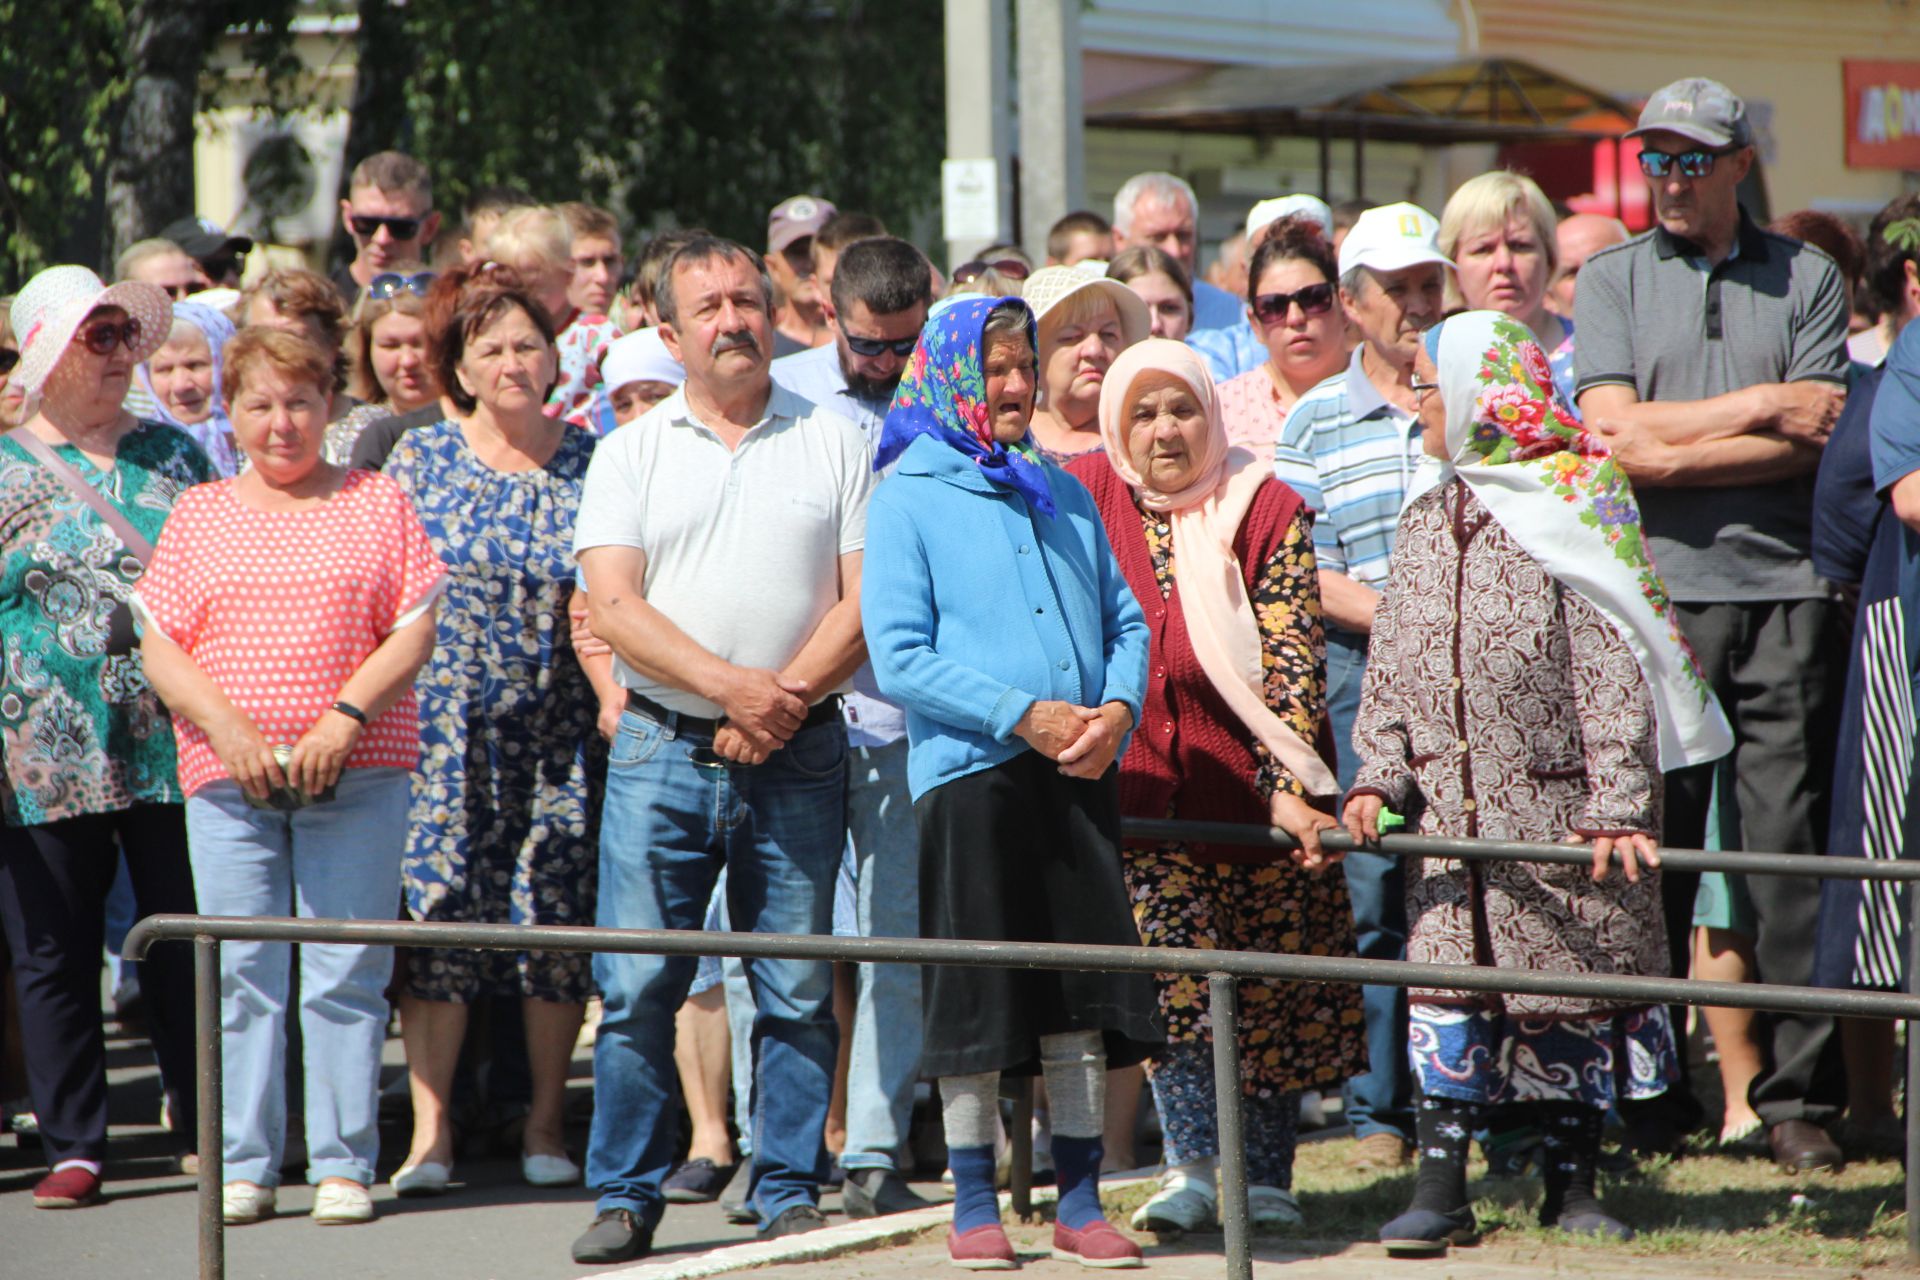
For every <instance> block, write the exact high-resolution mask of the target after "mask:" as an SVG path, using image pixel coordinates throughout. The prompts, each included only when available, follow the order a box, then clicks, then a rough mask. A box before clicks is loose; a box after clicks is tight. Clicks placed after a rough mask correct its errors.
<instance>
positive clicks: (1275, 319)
mask: <svg viewBox="0 0 1920 1280" xmlns="http://www.w3.org/2000/svg"><path fill="white" fill-rule="evenodd" d="M1296 302H1297V303H1299V304H1300V314H1301V315H1306V316H1323V315H1325V314H1327V312H1329V311H1331V310H1333V286H1332V285H1330V284H1310V285H1308V286H1307V287H1306V288H1304V289H1295V290H1294V291H1293V292H1292V293H1263V294H1261V295H1260V296H1259V297H1257V298H1255V299H1254V300H1253V314H1254V315H1256V316H1258V317H1259V318H1260V323H1261V324H1265V325H1275V324H1279V323H1280V322H1281V321H1282V320H1285V319H1286V318H1287V312H1288V311H1290V310H1292V308H1293V305H1294V304H1295V303H1296Z"/></svg>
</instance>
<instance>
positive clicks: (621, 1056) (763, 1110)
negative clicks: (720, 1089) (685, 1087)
mask: <svg viewBox="0 0 1920 1280" xmlns="http://www.w3.org/2000/svg"><path fill="white" fill-rule="evenodd" d="M676 724H677V717H671V718H670V719H669V722H668V723H666V724H662V723H658V722H656V721H654V720H651V719H648V718H647V717H645V716H641V715H638V714H636V713H634V712H631V711H629V712H627V713H626V714H625V715H624V716H622V717H621V720H620V733H619V735H618V737H617V738H616V739H615V741H614V744H613V751H612V753H611V755H610V756H609V759H608V764H607V799H606V809H605V812H604V815H603V817H602V820H601V826H600V903H599V917H598V922H599V924H600V925H601V926H602V927H604V928H618V929H699V928H700V927H701V926H702V924H703V923H704V922H705V918H706V912H707V901H708V898H709V897H710V896H711V894H712V892H713V886H714V882H715V880H716V879H717V878H718V876H719V874H720V869H721V868H722V867H723V866H724V867H725V868H726V871H727V915H728V919H729V921H730V922H731V923H732V925H733V927H735V928H737V929H743V930H748V931H752V932H758V933H812V934H824V933H827V932H828V931H829V929H830V928H831V926H832V922H833V882H834V877H835V875H836V873H837V872H838V870H839V864H840V850H841V845H842V842H843V840H844V839H845V833H846V757H847V738H846V729H845V728H844V727H843V726H842V725H840V724H838V723H833V724H825V725H819V726H816V727H814V728H810V729H803V730H801V731H800V732H799V733H797V734H795V735H794V736H793V738H792V740H791V741H789V742H788V743H787V744H786V745H785V746H784V747H782V748H781V749H780V750H779V751H776V752H775V753H774V754H773V755H772V757H770V758H769V759H768V760H767V762H766V763H765V764H761V765H754V766H745V765H730V764H728V763H726V762H725V761H723V760H721V759H720V758H719V757H717V756H715V755H714V754H713V753H712V751H711V744H710V742H709V741H708V740H706V739H705V738H702V737H698V736H682V735H681V734H680V733H679V732H678V730H677V728H676ZM696 967H697V962H696V961H695V960H694V958H693V957H691V956H642V955H599V956H595V957H594V966H593V976H594V981H595V983H596V984H597V985H598V986H599V988H600V992H601V998H602V1001H603V1004H604V1014H603V1016H602V1019H601V1023H600V1032H599V1037H598V1039H597V1040H596V1041H595V1044H594V1051H593V1093H594V1111H593V1128H592V1133H591V1136H590V1137H589V1139H588V1142H587V1182H588V1185H589V1186H591V1187H592V1188H593V1189H594V1190H595V1191H596V1192H597V1193H598V1195H599V1202H598V1210H597V1211H599V1212H605V1211H606V1210H609V1209H626V1210H629V1211H631V1212H632V1213H633V1214H634V1215H635V1216H636V1217H637V1218H639V1219H641V1221H643V1222H645V1223H648V1224H652V1223H656V1222H658V1221H659V1219H660V1215H661V1213H662V1211H663V1210H664V1207H665V1202H664V1200H663V1198H662V1196H661V1192H660V1184H661V1183H662V1181H663V1180H664V1179H665V1178H666V1176H667V1172H668V1170H669V1169H670V1168H671V1167H672V1163H673V1156H674V1146H675V1133H674V1113H675V1111H676V1109H677V1106H678V1100H679V1088H680V1081H679V1075H678V1073H677V1072H676V1071H675V1069H674V1062H673V1042H674V1014H675V1012H676V1011H677V1010H678V1009H679V1008H680V1005H681V1004H682V1002H683V1001H684V1000H685V999H686V995H687V991H688V989H689V988H690V987H691V986H692V984H693V978H694V971H695V969H696ZM746 974H747V981H748V984H749V986H750V988H751V991H752V997H753V1008H754V1015H753V1027H752V1042H751V1046H750V1047H751V1051H752V1054H753V1064H754V1074H753V1096H752V1099H751V1100H750V1103H749V1112H750V1115H751V1138H750V1141H751V1142H752V1147H753V1155H754V1159H753V1174H752V1182H751V1184H750V1187H749V1191H748V1202H749V1203H750V1204H751V1205H752V1206H753V1208H754V1209H755V1210H756V1211H757V1212H758V1213H759V1215H760V1220H761V1221H762V1222H772V1221H773V1220H774V1219H775V1218H777V1217H779V1215H780V1214H781V1213H783V1212H784V1211H786V1210H787V1209H790V1208H793V1207H794V1206H795V1205H800V1204H814V1203H817V1201H818V1199H819V1183H820V1181H821V1180H822V1179H823V1178H825V1177H826V1174H827V1159H826V1149H825V1147H824V1146H823V1145H822V1143H821V1134H822V1131H823V1130H824V1129H825V1127H826V1120H827V1104H828V1101H829V1098H830V1096H831V1094H832V1090H833V1068H834V1059H835V1057H836V1055H837V1053H838V1051H839V1041H840V1035H839V1030H838V1028H837V1027H836V1026H835V1025H834V1021H833V970H832V966H831V965H830V964H828V963H827V962H825V961H814V960H804V961H803V960H750V961H748V962H747V964H746Z"/></svg>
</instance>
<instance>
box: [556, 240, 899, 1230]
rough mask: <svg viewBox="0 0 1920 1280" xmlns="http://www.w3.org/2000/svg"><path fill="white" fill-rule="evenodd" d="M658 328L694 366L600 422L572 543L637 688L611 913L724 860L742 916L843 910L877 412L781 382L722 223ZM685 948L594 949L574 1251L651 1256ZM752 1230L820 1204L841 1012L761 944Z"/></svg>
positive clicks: (609, 826)
mask: <svg viewBox="0 0 1920 1280" xmlns="http://www.w3.org/2000/svg"><path fill="white" fill-rule="evenodd" d="M664 275H665V281H666V287H665V288H664V289H662V290H661V292H660V296H659V298H658V304H659V306H660V313H661V314H660V323H661V336H662V338H663V339H665V341H666V343H667V347H668V349H669V350H670V351H671V352H672V353H673V354H674V355H675V356H677V357H678V358H679V359H680V361H681V362H682V363H683V364H684V365H685V366H686V370H687V381H686V383H685V385H683V386H682V387H681V388H680V390H678V391H676V392H675V393H674V394H673V395H672V396H670V397H668V398H667V399H666V400H663V401H661V402H660V403H659V404H658V405H656V406H654V408H652V409H651V410H649V411H648V412H647V413H646V414H644V415H643V416H642V417H640V418H639V419H637V420H636V421H634V422H632V423H630V424H628V425H627V426H625V427H622V428H621V429H619V430H618V431H616V432H615V433H614V434H613V435H611V436H609V437H608V438H607V439H606V440H604V441H602V442H601V445H600V448H599V449H598V450H597V451H596V452H595V454H594V459H593V464H592V466H591V467H590V468H589V470H588V472H587V481H586V486H585V489H584V490H583V492H582V494H581V499H580V512H579V517H578V519H577V520H576V522H575V535H574V547H575V550H576V552H577V553H578V555H579V558H580V567H581V570H582V572H583V574H584V575H585V577H586V582H587V589H588V593H589V600H590V602H591V608H592V613H593V617H592V626H593V631H594V633H595V634H596V635H598V636H600V637H601V638H602V639H604V640H605V641H606V642H607V643H608V644H609V645H611V646H612V648H613V652H614V659H615V661H614V673H615V676H616V677H617V679H618V680H619V682H620V684H621V685H622V686H623V687H625V688H626V690H627V699H628V701H627V710H626V713H625V714H624V715H623V716H622V717H621V722H620V732H619V734H618V736H617V737H616V739H615V741H614V745H613V750H612V754H611V756H610V758H609V764H608V771H607V774H608V776H607V799H606V809H605V813H604V815H603V817H602V820H601V830H600V891H599V915H598V923H599V924H600V925H602V926H605V927H610V928H642V929H698V928H699V927H700V926H701V922H702V919H703V917H704V915H705V913H706V906H707V899H708V897H709V895H710V894H711V892H712V889H713V885H714V881H715V879H716V877H717V876H718V875H719V872H720V869H721V867H722V866H725V867H726V868H727V903H728V908H729V912H730V915H731V918H732V922H733V925H734V926H735V927H736V928H740V929H748V930H753V931H756V932H770V933H815V934H824V933H827V932H829V931H830V928H831V925H832V914H833V889H834V877H835V874H836V872H837V870H838V868H839V863H840V851H841V847H842V841H843V839H844V837H845V832H846V796H845V788H846V768H847V735H846V728H845V725H844V724H843V722H842V720H841V715H840V699H839V697H838V693H839V691H840V690H842V689H843V688H844V687H845V686H846V683H847V680H848V677H849V676H851V675H852V673H853V671H854V669H855V668H856V667H858V666H859V665H860V663H861V662H862V661H863V660H864V659H865V656H866V646H865V642H864V641H863V640H862V638H861V634H860V611H859V595H860V552H861V548H862V547H863V546H864V545H865V534H866V505H867V496H868V494H869V492H870V491H871V488H872V484H873V479H872V471H871V466H870V462H869V455H868V450H867V442H866V438H865V436H864V435H863V434H862V433H861V431H860V429H859V428H858V427H856V426H855V425H854V424H852V423H850V422H848V421H847V420H845V419H844V418H841V417H838V416H836V415H834V414H831V413H828V412H826V411H824V410H822V409H819V408H817V407H816V406H815V405H813V404H812V403H811V402H810V401H807V400H803V399H801V398H800V397H799V396H797V395H795V394H794V393H793V392H791V391H788V390H786V389H785V388H783V387H780V386H778V385H776V384H775V383H774V382H773V381H772V379H771V377H770V375H769V372H768V362H769V359H770V356H771V352H772V347H773V336H772V320H771V309H772V297H773V290H772V285H771V283H770V281H769V280H768V278H767V275H766V268H765V266H764V265H763V264H762V263H761V261H760V259H759V258H758V256H757V255H755V254H754V253H753V252H752V251H751V250H748V249H746V248H744V247H743V246H741V245H737V244H734V243H732V242H730V241H726V240H720V239H717V238H714V237H712V236H700V237H698V238H696V239H694V240H691V241H689V242H688V243H687V244H686V245H685V246H683V247H682V248H681V249H680V250H678V251H677V252H676V253H675V254H674V256H673V258H672V259H671V260H670V261H669V263H668V266H667V269H666V271H665V273H664ZM694 967H695V963H694V960H693V959H692V958H691V957H665V956H629V955H602V956H596V957H595V959H594V979H595V982H596V983H597V984H598V985H599V987H600V990H601V994H602V996H603V997H604V1000H605V1009H606V1012H605V1017H604V1020H603V1021H602V1023H601V1025H600V1032H599V1038H598V1040H597V1042H596V1044H595V1047H594V1117H593V1129H592V1136H591V1137H590V1139H589V1142H588V1147H587V1181H588V1183H589V1184H590V1185H591V1186H592V1187H593V1188H594V1189H595V1190H596V1191H597V1192H598V1193H599V1202H598V1204H597V1205H596V1210H595V1211H596V1216H595V1219H594V1223H593V1225H592V1227H590V1228H589V1229H588V1230H587V1232H586V1233H585V1234H584V1235H582V1236H581V1237H580V1238H579V1239H577V1240H576V1241H575V1242H574V1246H573V1256H574V1260H575V1261H577V1262H620V1261H626V1260H628V1259H631V1258H636V1257H639V1256H640V1255H641V1254H643V1253H645V1252H646V1250H647V1248H648V1247H649V1246H650V1244H651V1242H652V1234H653V1228H654V1226H655V1224H656V1223H657V1222H658V1221H659V1219H660V1215H661V1213H662V1211H663V1209H664V1205H665V1202H664V1199H663V1196H662V1193H661V1183H662V1181H663V1180H664V1179H665V1177H666V1175H667V1172H668V1169H669V1168H670V1166H671V1164H672V1159H673V1154H674V1100H675V1099H674V1091H675V1088H676V1087H677V1086H676V1076H675V1072H674V1062H673V1039H674V1013H675V1011H676V1010H677V1009H678V1008H679V1007H680V1004H681V1002H682V1000H683V999H685V997H686V994H687V989H688V987H689V986H690V985H691V984H692V981H693V976H694ZM747 973H748V979H749V981H750V983H751V984H752V988H753V995H754V1005H755V1008H756V1013H755V1015H754V1023H753V1051H754V1086H753V1128H754V1135H755V1139H756V1140H755V1143H754V1151H753V1172H752V1181H751V1183H750V1185H749V1193H748V1194H749V1200H750V1203H751V1204H752V1206H753V1208H754V1209H755V1210H756V1212H757V1213H758V1215H759V1220H760V1222H761V1223H762V1226H761V1229H760V1234H761V1237H762V1238H763V1239H772V1238H775V1237H778V1236H784V1235H792V1234H796V1233H798V1232H802V1231H810V1230H814V1229H817V1228H818V1227H821V1226H824V1225H825V1220H824V1219H823V1218H822V1217H821V1215H820V1211H819V1209H818V1207H817V1201H818V1198H819V1183H820V1181H821V1179H822V1178H824V1177H825V1176H826V1173H827V1159H826V1154H825V1149H824V1148H823V1146H822V1145H821V1132H822V1129H823V1127H824V1125H825V1123H826V1116H827V1104H828V1100H829V1094H830V1093H831V1091H832V1085H833V1070H834V1059H835V1054H836V1052H837V1049H838V1044H839V1035H838V1031H837V1029H836V1028H835V1026H834V1021H833V1014H832V1009H831V999H830V997H831V992H832V985H833V982H832V974H831V969H830V966H829V965H827V964H826V963H824V962H817V961H795V960H750V961H748V962H747Z"/></svg>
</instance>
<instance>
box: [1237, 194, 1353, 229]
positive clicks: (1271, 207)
mask: <svg viewBox="0 0 1920 1280" xmlns="http://www.w3.org/2000/svg"><path fill="white" fill-rule="evenodd" d="M1282 218H1307V219H1310V220H1311V221H1313V222H1317V223H1319V224H1320V232H1321V234H1322V235H1325V236H1327V237H1329V238H1331V237H1332V236H1333V210H1331V209H1329V208H1327V202H1326V201H1325V200H1322V199H1320V198H1319V197H1318V196H1303V195H1292V196H1276V197H1275V198H1274V199H1272V200H1262V201H1261V202H1260V203H1259V204H1257V205H1255V206H1253V209H1252V210H1251V211H1250V212H1249V213H1248V214H1247V239H1249V240H1251V239H1253V238H1254V237H1255V236H1256V235H1259V234H1260V233H1261V232H1262V231H1264V230H1266V229H1267V228H1268V227H1269V226H1271V225H1272V224H1273V223H1276V222H1278V221H1280V219H1282Z"/></svg>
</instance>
